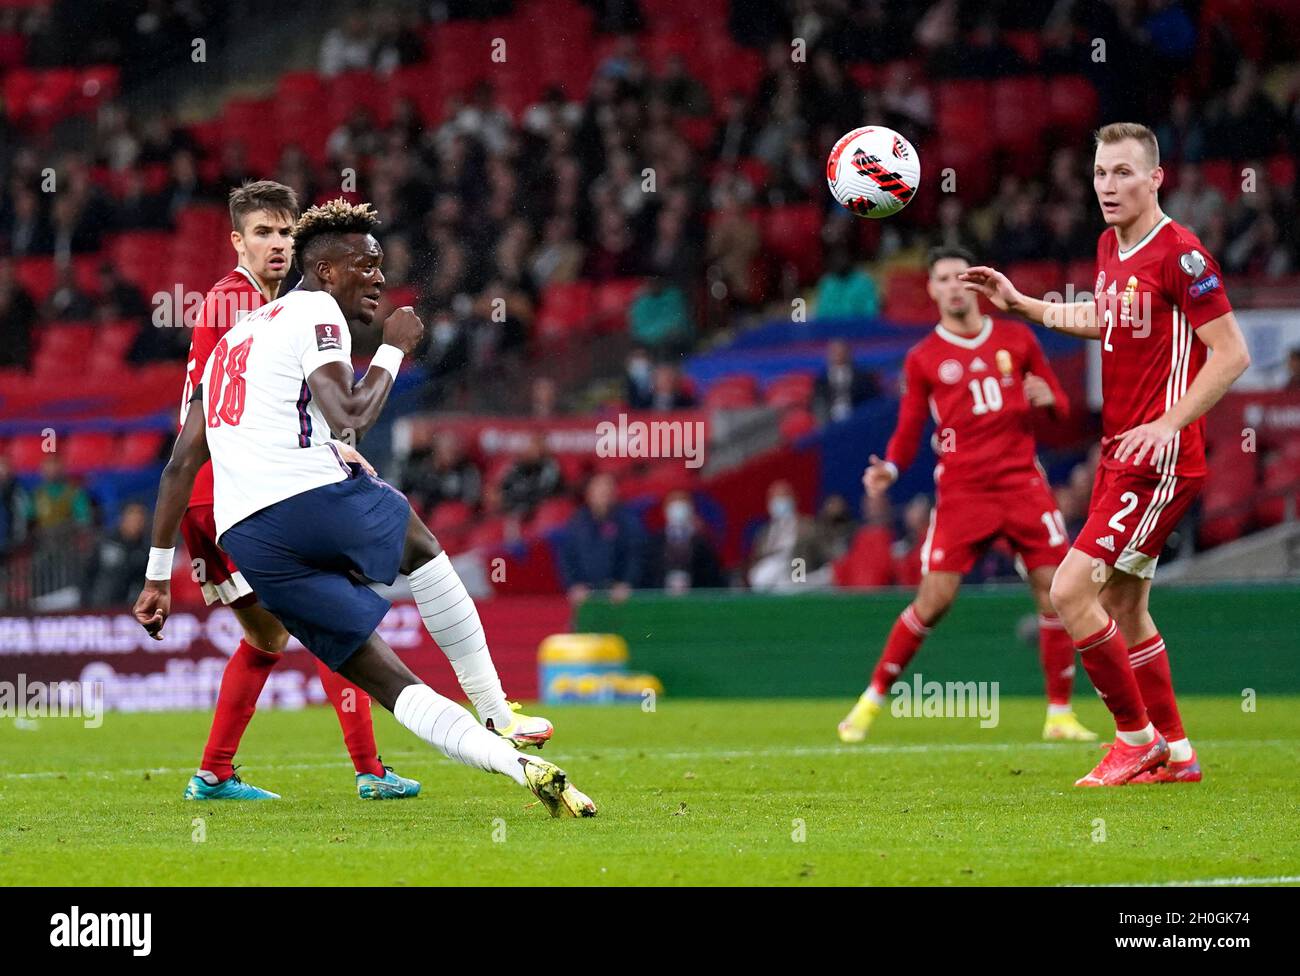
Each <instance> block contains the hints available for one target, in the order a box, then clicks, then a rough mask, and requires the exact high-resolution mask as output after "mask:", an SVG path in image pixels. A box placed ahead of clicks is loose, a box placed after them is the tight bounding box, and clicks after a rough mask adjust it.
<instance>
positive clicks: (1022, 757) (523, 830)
mask: <svg viewBox="0 0 1300 976" xmlns="http://www.w3.org/2000/svg"><path fill="white" fill-rule="evenodd" d="M848 704H849V701H848V700H847V699H846V700H834V701H829V700H781V701H773V700H765V701H747V700H731V701H673V700H672V699H671V698H668V697H665V698H661V699H659V701H658V704H657V708H656V709H655V710H654V711H652V712H647V711H643V710H642V709H641V708H640V707H638V706H636V705H631V706H623V707H619V706H608V707H567V708H546V709H539V711H540V713H541V714H545V715H547V716H548V717H550V718H552V719H553V720H554V721H555V724H556V727H557V731H556V739H555V741H554V742H553V743H551V745H549V746H547V748H546V750H545V751H544V752H543V755H544V756H546V757H547V758H550V759H552V760H553V761H555V762H558V763H560V764H561V765H563V766H564V767H565V768H566V769H567V770H568V771H569V773H570V775H571V776H572V778H573V780H574V782H575V783H577V784H578V786H579V787H581V788H582V789H583V790H585V791H587V792H589V793H590V794H591V795H592V797H593V798H594V799H595V800H596V802H597V803H598V804H599V806H600V815H599V817H597V818H596V819H594V820H584V821H575V820H551V819H550V818H548V817H547V816H546V814H545V812H544V811H543V810H542V808H541V807H539V806H529V801H530V800H531V799H532V798H531V797H529V796H528V795H527V794H526V793H524V792H523V791H522V790H521V789H520V788H518V787H516V786H515V785H514V784H512V783H510V782H508V781H507V780H505V779H504V778H502V777H499V776H489V775H487V774H484V773H479V772H477V771H473V770H469V769H465V768H463V767H460V766H457V765H455V764H453V763H451V762H450V761H448V760H445V759H443V758H442V757H441V756H440V755H438V754H436V753H435V752H433V751H432V750H431V749H429V748H427V747H426V746H424V745H423V744H422V743H420V742H418V741H417V740H416V739H415V738H414V737H413V736H412V735H411V734H410V733H408V732H406V731H405V730H404V729H402V728H401V727H399V726H398V725H397V724H396V722H394V721H393V719H392V717H391V716H390V715H388V713H386V712H383V711H381V710H380V709H378V708H376V710H375V718H376V729H377V738H378V741H379V745H380V750H381V752H382V753H383V756H384V759H385V761H386V762H388V763H390V764H392V765H394V766H395V767H396V768H397V769H398V771H399V772H402V773H403V774H405V775H408V776H414V777H415V778H417V779H419V780H421V781H422V782H423V784H424V791H423V793H422V794H421V795H420V796H419V797H418V798H416V799H414V800H403V801H385V802H378V803H375V802H366V801H362V800H359V799H358V798H357V797H356V794H355V790H354V788H353V785H352V768H351V764H350V763H349V762H348V761H347V757H346V755H345V754H344V752H343V749H342V742H341V737H340V735H339V731H338V726H337V724H336V722H335V719H334V715H333V712H331V711H330V710H328V709H324V708H312V709H308V710H305V711H301V712H283V711H282V712H263V713H260V714H259V715H258V716H257V717H256V718H255V719H254V720H253V723H252V725H251V726H250V728H249V731H248V734H247V736H246V738H245V741H244V745H243V748H242V750H241V755H240V757H239V758H240V761H242V762H243V763H245V765H244V767H243V769H242V770H241V773H242V775H244V777H245V779H247V780H248V781H250V782H253V783H256V784H257V785H259V786H263V787H265V788H267V789H271V790H275V791H276V792H279V793H281V794H282V795H283V796H284V799H282V800H279V801H273V802H259V803H194V802H187V801H184V800H182V799H181V791H182V790H183V788H184V786H185V782H186V779H187V778H188V776H189V775H190V773H191V772H192V770H193V766H194V764H195V762H196V760H197V757H198V753H199V750H200V748H201V746H202V742H203V739H204V736H205V733H206V730H207V725H208V720H209V715H208V714H207V713H199V712H187V713H166V714H118V713H109V714H108V715H106V716H105V717H104V722H103V726H102V727H101V728H84V727H83V725H82V722H81V721H80V720H76V719H69V718H63V719H44V720H40V721H39V722H38V723H37V724H36V727H35V728H31V727H21V725H20V724H16V723H15V722H13V721H5V722H3V723H2V724H0V811H3V812H2V813H0V881H2V882H3V883H4V884H9V885H299V884H301V885H424V884H484V885H497V884H508V885H624V884H637V885H674V884H706V885H740V884H747V885H750V884H762V885H837V886H840V885H899V884H920V885H986V884H1032V885H1037V884H1047V885H1057V884H1171V883H1232V884H1288V883H1289V884H1295V883H1300V827H1298V826H1297V823H1298V821H1297V819H1296V811H1297V809H1298V808H1300V775H1297V774H1298V772H1300V770H1298V768H1297V766H1298V765H1300V763H1298V760H1297V757H1298V756H1300V697H1296V696H1271V697H1270V696H1261V698H1260V699H1259V701H1258V702H1257V703H1256V709H1255V711H1253V712H1248V711H1243V709H1242V702H1241V700H1240V699H1238V698H1229V697H1224V698H1211V697H1188V698H1187V699H1185V700H1184V701H1183V715H1184V718H1185V720H1186V723H1187V725H1188V728H1189V730H1190V731H1191V733H1192V736H1193V741H1194V742H1195V744H1196V745H1197V746H1198V748H1199V751H1200V755H1201V761H1202V765H1203V766H1204V768H1205V771H1206V780H1205V782H1204V783H1202V784H1201V785H1199V786H1148V787H1123V788H1118V789H1092V790H1081V789H1075V788H1074V787H1073V786H1072V785H1071V784H1072V783H1073V781H1074V779H1075V778H1077V777H1078V776H1080V775H1082V774H1083V773H1084V772H1086V771H1087V770H1088V769H1089V768H1090V767H1091V766H1092V765H1093V764H1094V763H1095V762H1096V761H1097V760H1098V759H1099V758H1100V755H1101V753H1100V751H1099V750H1098V748H1097V746H1096V745H1081V744H1049V743H1043V742H1041V741H1039V738H1038V736H1039V732H1040V728H1041V722H1042V705H1041V702H1040V700H1038V699H1029V698H1019V699H1003V701H1002V702H1001V703H1000V721H999V723H998V724H997V726H996V727H994V728H989V729H982V728H980V724H979V720H978V719H942V718H928V719H922V718H896V717H893V716H890V715H882V716H881V718H880V720H879V721H878V723H877V725H876V728H875V729H874V730H873V738H872V739H871V740H870V741H869V743H868V744H866V745H864V746H857V747H852V746H843V745H840V744H839V743H838V742H837V741H836V739H835V723H836V721H838V720H839V718H841V717H842V714H843V712H844V711H845V710H846V708H847V706H848ZM1079 714H1080V717H1081V718H1082V720H1083V721H1084V722H1085V723H1086V724H1088V725H1089V726H1090V727H1092V728H1094V729H1097V730H1103V729H1106V728H1107V727H1108V722H1107V716H1106V714H1105V712H1104V710H1103V708H1102V706H1101V704H1100V703H1099V702H1097V701H1096V700H1095V699H1093V698H1091V696H1089V698H1088V699H1087V700H1081V701H1080V702H1079Z"/></svg>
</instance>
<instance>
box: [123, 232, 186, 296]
mask: <svg viewBox="0 0 1300 976" xmlns="http://www.w3.org/2000/svg"><path fill="white" fill-rule="evenodd" d="M174 244H175V241H174V238H173V236H172V234H171V233H169V232H168V231H161V230H133V231H127V232H126V233H124V234H118V235H116V236H114V237H112V238H110V239H109V242H108V248H107V250H108V256H109V258H110V260H111V261H112V262H113V264H115V265H116V266H117V270H118V272H119V273H120V274H121V275H122V277H123V278H125V279H126V280H127V281H129V282H131V283H132V284H134V285H135V286H137V287H138V288H140V289H141V290H143V291H144V293H145V294H146V295H151V294H153V293H154V292H155V291H158V290H166V289H167V288H169V287H170V286H171V284H172V282H171V281H170V280H169V275H168V273H167V271H168V267H167V259H168V257H169V255H170V254H171V251H172V247H173V246H174Z"/></svg>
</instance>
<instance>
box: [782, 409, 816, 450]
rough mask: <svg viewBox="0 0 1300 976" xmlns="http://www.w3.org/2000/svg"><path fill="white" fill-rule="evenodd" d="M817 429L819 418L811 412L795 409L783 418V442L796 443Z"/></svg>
mask: <svg viewBox="0 0 1300 976" xmlns="http://www.w3.org/2000/svg"><path fill="white" fill-rule="evenodd" d="M816 429H817V418H816V417H814V416H813V415H812V412H811V411H809V410H799V409H797V408H796V409H794V410H791V411H789V412H788V413H786V415H785V416H784V417H782V418H781V428H780V430H781V440H783V441H787V442H788V441H795V440H798V439H799V438H800V437H803V436H804V435H805V434H811V433H812V432H813V431H815V430H816Z"/></svg>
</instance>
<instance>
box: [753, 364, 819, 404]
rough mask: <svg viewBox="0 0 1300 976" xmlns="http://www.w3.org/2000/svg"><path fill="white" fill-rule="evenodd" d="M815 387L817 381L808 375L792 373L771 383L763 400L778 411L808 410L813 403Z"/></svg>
mask: <svg viewBox="0 0 1300 976" xmlns="http://www.w3.org/2000/svg"><path fill="white" fill-rule="evenodd" d="M815 385H816V381H815V380H814V379H813V378H812V377H811V376H810V375H808V374H807V373H791V374H789V375H787V376H782V377H780V378H778V379H775V380H773V381H772V382H771V383H769V384H768V385H767V389H766V390H764V391H763V400H764V401H765V402H766V403H767V405H768V406H769V407H775V408H776V409H777V410H786V409H788V408H790V407H801V408H805V409H806V408H807V407H808V406H809V405H810V404H811V403H812V398H813V388H814V386H815Z"/></svg>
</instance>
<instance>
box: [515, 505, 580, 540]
mask: <svg viewBox="0 0 1300 976" xmlns="http://www.w3.org/2000/svg"><path fill="white" fill-rule="evenodd" d="M577 509H578V506H577V505H576V504H575V503H574V502H573V501H572V500H571V499H568V498H560V497H557V498H548V499H546V501H544V502H542V503H541V504H540V505H538V506H537V511H535V512H533V517H532V518H531V519H529V521H528V526H527V531H528V533H529V534H532V535H541V534H542V533H544V532H549V531H551V530H552V529H558V528H559V527H560V526H562V525H565V524H566V523H567V522H568V521H569V519H570V518H572V517H573V513H574V512H575V511H577Z"/></svg>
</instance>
